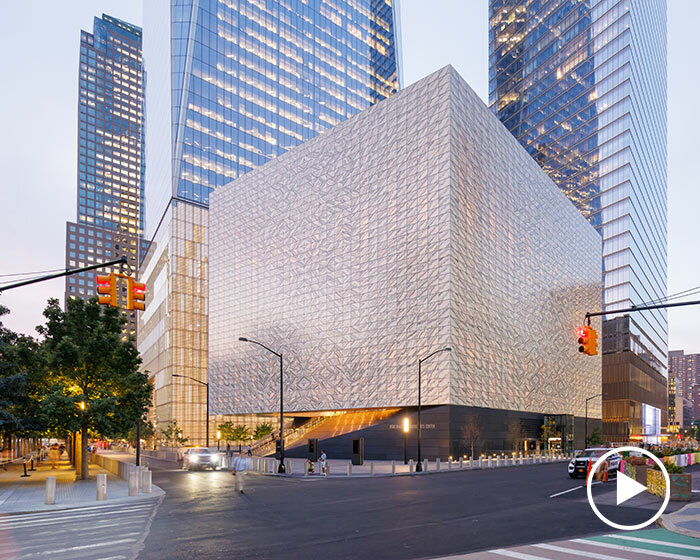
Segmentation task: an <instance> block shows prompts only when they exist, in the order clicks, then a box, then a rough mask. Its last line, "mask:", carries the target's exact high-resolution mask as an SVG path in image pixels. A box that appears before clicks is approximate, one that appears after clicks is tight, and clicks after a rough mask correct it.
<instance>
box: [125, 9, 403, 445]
mask: <svg viewBox="0 0 700 560" xmlns="http://www.w3.org/2000/svg"><path fill="white" fill-rule="evenodd" d="M144 10H145V12H144V26H145V28H146V29H147V30H148V33H146V34H145V36H144V59H145V64H146V69H147V71H148V87H147V94H146V95H147V99H146V130H147V139H146V142H147V156H146V157H147V166H146V168H147V178H146V184H147V185H148V201H147V206H146V227H147V231H148V237H149V239H153V241H152V243H151V246H150V248H149V250H148V253H147V255H146V258H145V260H144V269H143V274H142V278H143V279H144V280H145V281H146V284H147V286H151V287H152V289H149V288H147V291H149V292H150V293H152V294H153V295H152V297H153V300H152V301H151V302H150V304H149V302H148V301H147V311H146V313H144V314H143V315H142V318H141V323H140V324H141V325H142V327H143V330H142V334H143V336H141V334H139V348H140V349H141V352H142V355H143V356H144V362H145V367H146V369H148V370H150V371H151V373H152V375H153V376H154V383H155V401H156V417H155V418H154V420H155V421H157V422H159V423H162V422H166V421H170V420H171V419H177V421H178V424H179V425H180V426H182V427H183V431H184V433H185V434H186V435H187V437H189V438H190V441H191V442H200V443H201V442H202V441H203V440H202V435H203V433H204V423H203V419H204V412H203V408H202V406H203V405H202V403H203V402H204V400H205V390H204V389H203V388H202V387H203V386H201V385H197V384H195V385H194V386H192V385H188V386H185V385H184V383H185V381H182V379H177V380H176V382H172V381H171V379H170V373H171V372H172V373H181V374H182V373H183V372H185V373H186V375H189V376H191V377H192V378H195V379H197V380H198V381H206V376H207V340H208V339H207V322H208V315H207V306H208V302H207V296H206V294H207V284H206V281H207V274H208V269H207V267H208V242H207V235H208V232H207V208H208V205H209V194H210V193H211V191H212V190H213V189H215V188H217V187H221V186H223V185H228V184H229V183H231V181H232V180H233V179H236V178H237V177H240V176H241V175H242V174H244V173H246V172H248V171H250V170H251V169H253V168H255V167H257V166H259V165H262V164H264V163H265V162H267V161H269V160H270V159H272V158H275V157H277V156H278V155H280V154H282V153H284V152H285V151H287V150H289V149H290V148H292V147H294V146H297V145H298V144H300V143H302V142H304V141H305V140H308V139H310V138H312V137H314V136H316V135H317V134H319V133H321V132H323V131H324V130H325V129H327V128H329V127H331V126H333V125H335V124H337V123H339V122H341V121H343V120H345V119H347V118H348V117H350V116H352V115H354V114H356V113H358V112H359V111H361V110H363V109H365V108H367V107H369V106H370V105H371V104H373V103H375V102H377V101H380V100H382V99H384V98H386V97H388V96H389V95H391V94H392V93H394V92H395V91H397V89H398V88H399V84H400V79H399V70H400V65H399V58H400V56H399V41H398V40H397V37H398V33H397V21H398V14H397V6H396V2H395V1H394V2H392V0H279V1H274V2H273V1H270V0H171V2H146V3H144ZM226 188H235V182H234V183H233V184H232V185H229V186H227V187H226ZM149 310H150V311H149ZM181 382H182V383H181ZM213 429H214V428H212V429H211V430H210V432H211V433H213V432H212V430H213Z"/></svg>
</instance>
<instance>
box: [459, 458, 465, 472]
mask: <svg viewBox="0 0 700 560" xmlns="http://www.w3.org/2000/svg"><path fill="white" fill-rule="evenodd" d="M459 468H460V469H463V468H464V457H460V458H459Z"/></svg>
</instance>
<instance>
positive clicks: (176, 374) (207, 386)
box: [172, 373, 209, 449]
mask: <svg viewBox="0 0 700 560" xmlns="http://www.w3.org/2000/svg"><path fill="white" fill-rule="evenodd" d="M172 377H184V378H185V379H189V380H190V381H194V382H195V383H199V384H200V385H204V386H206V388H207V449H209V383H207V382H206V381H200V380H199V379H195V378H194V377H190V376H189V375H181V374H179V373H173V374H172Z"/></svg>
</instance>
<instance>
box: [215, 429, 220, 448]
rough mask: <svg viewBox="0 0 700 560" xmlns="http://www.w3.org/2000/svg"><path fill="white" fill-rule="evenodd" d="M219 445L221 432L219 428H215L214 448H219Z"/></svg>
mask: <svg viewBox="0 0 700 560" xmlns="http://www.w3.org/2000/svg"><path fill="white" fill-rule="evenodd" d="M220 445H221V432H220V431H219V430H216V450H217V451H218V450H219V446H220Z"/></svg>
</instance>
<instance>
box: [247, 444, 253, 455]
mask: <svg viewBox="0 0 700 560" xmlns="http://www.w3.org/2000/svg"><path fill="white" fill-rule="evenodd" d="M252 456H253V450H252V449H251V448H250V445H248V457H252Z"/></svg>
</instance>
